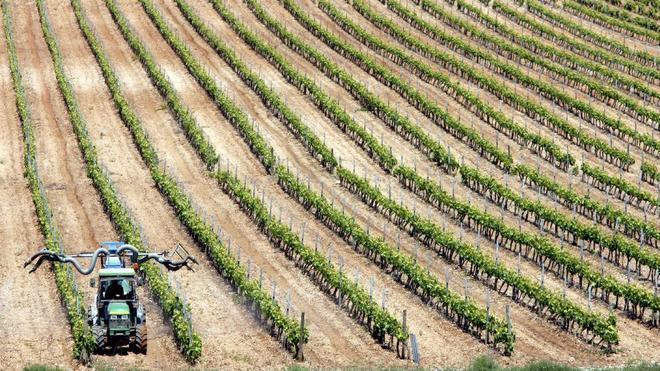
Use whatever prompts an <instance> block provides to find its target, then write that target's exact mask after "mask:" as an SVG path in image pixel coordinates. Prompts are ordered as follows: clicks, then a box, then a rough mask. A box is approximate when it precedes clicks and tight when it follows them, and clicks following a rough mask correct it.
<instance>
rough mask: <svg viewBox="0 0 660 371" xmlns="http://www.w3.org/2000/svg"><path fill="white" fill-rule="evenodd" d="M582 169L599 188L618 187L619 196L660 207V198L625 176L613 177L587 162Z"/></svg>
mask: <svg viewBox="0 0 660 371" xmlns="http://www.w3.org/2000/svg"><path fill="white" fill-rule="evenodd" d="M581 170H582V174H584V175H585V176H587V177H589V178H591V179H592V180H593V181H594V184H596V187H597V188H600V189H602V190H606V191H608V192H609V190H611V189H616V190H618V191H619V198H621V199H629V200H631V201H636V203H637V204H638V205H640V206H642V205H643V204H646V205H647V206H649V207H651V209H653V208H657V207H660V199H658V198H657V197H655V196H653V195H652V194H651V193H649V192H646V191H644V190H642V189H641V188H639V187H635V186H633V185H632V184H630V183H629V182H628V181H627V180H625V179H623V178H616V177H613V176H611V175H609V174H607V173H606V172H605V171H604V170H601V169H599V168H597V167H594V166H590V165H589V164H587V163H586V162H585V163H583V164H582V166H581ZM646 170H649V168H648V167H646ZM626 196H628V197H626Z"/></svg>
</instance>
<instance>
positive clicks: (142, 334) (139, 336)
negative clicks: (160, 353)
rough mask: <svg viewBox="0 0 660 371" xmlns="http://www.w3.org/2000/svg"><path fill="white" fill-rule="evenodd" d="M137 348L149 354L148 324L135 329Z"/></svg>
mask: <svg viewBox="0 0 660 371" xmlns="http://www.w3.org/2000/svg"><path fill="white" fill-rule="evenodd" d="M135 348H136V350H137V351H138V352H139V353H143V354H147V325H146V324H142V325H138V326H137V328H136V329H135Z"/></svg>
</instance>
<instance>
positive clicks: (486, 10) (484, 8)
mask: <svg viewBox="0 0 660 371" xmlns="http://www.w3.org/2000/svg"><path fill="white" fill-rule="evenodd" d="M470 3H471V5H473V6H476V7H477V8H480V9H481V10H482V11H483V12H484V13H486V14H489V13H490V12H493V13H494V14H497V13H496V12H494V11H493V10H492V9H490V8H489V7H488V6H487V5H485V4H482V3H481V2H479V1H471V2H470ZM477 3H478V4H477ZM406 5H407V6H408V7H409V8H410V7H413V9H415V10H417V11H418V13H426V14H427V15H428V13H427V12H426V11H424V10H423V9H421V8H419V7H417V6H415V5H414V4H413V3H412V2H409V3H407V4H406ZM437 5H438V6H439V7H440V8H441V9H443V10H445V11H447V12H448V13H450V14H452V15H453V16H455V17H457V18H460V19H462V20H463V21H465V22H468V23H470V24H472V25H473V26H475V27H476V28H477V29H478V30H481V31H484V32H486V33H491V34H494V35H495V36H496V37H499V38H502V39H504V40H507V39H506V38H505V37H504V36H502V35H499V34H497V33H495V32H494V31H492V30H490V29H489V28H487V27H486V26H484V25H482V24H481V23H478V22H476V21H475V20H474V19H473V18H471V17H470V16H468V15H466V14H464V13H463V12H461V11H459V10H458V9H457V8H456V7H454V6H452V5H450V4H449V3H448V2H446V1H442V2H438V4H437ZM514 9H520V8H518V7H515V8H514ZM523 11H524V10H523ZM525 13H528V12H525ZM501 18H504V19H505V20H508V19H507V18H505V17H501V16H500V17H498V18H497V20H500V19H501ZM433 19H434V18H433V17H430V18H428V20H433ZM431 22H432V23H434V24H436V25H438V26H445V27H448V26H447V25H445V24H444V23H443V22H442V21H440V20H438V19H435V20H434V21H431ZM508 26H509V27H510V28H512V29H513V30H514V31H516V32H521V33H525V31H524V30H526V29H525V28H524V27H521V26H519V25H517V24H515V23H513V22H510V21H509V24H508ZM527 32H529V31H527ZM530 34H531V32H530ZM528 36H532V37H535V38H537V39H538V37H537V36H534V35H533V34H531V35H528ZM464 37H465V36H464ZM507 42H511V41H508V40H507ZM541 42H543V41H541ZM560 48H561V47H560ZM513 63H514V64H516V66H518V68H520V69H521V70H524V69H525V68H526V67H524V66H521V65H520V64H517V62H513ZM551 63H555V62H552V61H551ZM606 68H609V67H606ZM630 77H632V76H630ZM542 78H543V79H545V80H547V81H548V82H550V83H554V84H555V85H556V86H558V87H563V84H562V83H561V82H559V81H557V80H554V78H552V77H550V76H543V75H542ZM632 78H633V79H635V78H634V77H632ZM594 79H595V80H596V81H599V82H600V83H601V84H603V85H605V86H607V85H609V84H608V83H607V82H606V81H603V80H600V79H599V78H594ZM569 92H570V93H571V94H573V91H569ZM619 93H620V94H622V95H624V96H628V97H629V98H632V99H633V100H635V101H636V102H637V103H639V104H643V103H644V100H643V99H639V97H638V96H636V95H635V94H631V93H630V92H628V91H625V90H623V89H621V90H619ZM578 94H580V92H579V91H578ZM578 96H580V97H581V98H583V99H584V98H587V100H588V95H584V94H582V95H578ZM604 106H605V105H604ZM613 111H614V112H616V110H613Z"/></svg>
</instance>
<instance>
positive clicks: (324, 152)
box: [176, 0, 362, 170]
mask: <svg viewBox="0 0 660 371" xmlns="http://www.w3.org/2000/svg"><path fill="white" fill-rule="evenodd" d="M176 4H177V6H178V7H179V9H180V10H181V13H183V15H184V17H185V18H186V19H187V20H188V22H190V24H191V25H192V26H193V28H194V29H195V30H196V31H197V33H199V35H200V36H201V37H202V38H203V39H204V40H206V42H207V43H208V44H209V45H210V46H211V47H212V48H213V50H215V51H216V53H217V54H218V55H219V56H220V57H221V58H222V59H223V60H224V61H225V62H227V64H228V65H229V66H230V67H231V68H232V69H233V70H234V72H235V73H236V74H237V75H238V76H239V77H240V78H241V79H242V80H243V82H245V84H246V85H247V86H249V87H250V88H251V89H252V90H254V92H255V93H256V94H257V95H258V96H259V97H260V98H261V100H262V102H263V103H264V105H265V106H266V107H267V108H268V109H270V110H271V111H272V112H273V114H274V115H275V116H276V117H277V118H278V119H280V120H281V121H282V122H283V123H285V124H286V126H287V128H289V130H290V131H291V132H292V133H293V134H294V135H295V136H296V137H297V138H298V139H299V140H300V141H301V142H302V144H303V145H305V147H306V148H307V149H308V150H309V151H310V152H311V153H312V156H314V157H315V158H317V159H319V161H320V162H321V164H323V165H324V166H325V167H327V168H328V169H331V170H332V169H334V168H335V167H336V166H337V159H336V158H335V157H334V155H333V153H332V151H331V150H330V149H329V148H328V147H327V146H326V145H325V144H324V143H323V142H322V141H321V140H320V139H319V138H318V136H316V135H315V134H314V133H313V132H312V130H311V129H310V128H309V127H308V126H307V125H305V124H304V123H303V122H302V120H301V119H300V117H299V116H298V115H296V114H295V113H294V112H293V111H291V109H289V107H288V106H287V105H286V104H285V103H284V102H283V101H282V99H281V98H280V96H279V95H278V93H277V92H276V91H275V90H273V89H272V88H270V87H268V86H267V85H266V82H265V81H264V80H263V79H262V78H261V77H259V75H257V74H256V73H254V72H253V71H252V70H250V69H249V68H248V67H247V65H246V64H245V63H243V62H242V61H241V60H240V58H238V57H237V56H236V53H234V51H233V50H232V49H231V48H230V47H229V46H227V45H226V44H225V43H224V41H222V38H220V37H217V36H216V35H215V34H214V32H213V30H211V28H209V27H208V26H207V25H205V24H204V23H203V22H202V20H201V19H200V18H199V17H198V16H197V15H196V14H195V13H194V11H193V10H192V9H191V8H190V6H188V4H187V3H186V2H185V1H183V0H176ZM220 6H222V5H220ZM234 20H235V19H234ZM235 21H236V20H235ZM232 26H234V25H232ZM278 62H280V63H281V66H282V71H286V73H287V74H286V75H285V76H286V77H287V79H289V80H290V81H291V80H293V81H292V83H293V84H294V85H296V86H304V87H305V88H308V89H310V90H309V93H310V94H311V95H312V96H314V98H315V99H316V100H317V101H319V102H323V103H327V102H328V100H329V99H330V98H329V97H328V96H327V95H325V93H323V92H322V91H320V89H318V88H316V89H314V88H315V85H314V84H313V83H312V80H311V79H309V78H306V77H304V76H303V75H302V74H300V73H299V72H298V71H297V70H296V69H295V68H293V67H292V66H291V65H290V64H288V63H287V62H286V61H285V60H284V59H283V58H279V59H278ZM331 105H332V107H333V108H335V109H338V107H339V105H338V103H336V102H333V103H331ZM359 129H360V130H362V128H359ZM351 131H352V132H355V128H353V127H352V128H351Z"/></svg>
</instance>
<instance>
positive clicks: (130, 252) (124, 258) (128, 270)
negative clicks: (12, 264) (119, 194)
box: [24, 241, 197, 354]
mask: <svg viewBox="0 0 660 371" xmlns="http://www.w3.org/2000/svg"><path fill="white" fill-rule="evenodd" d="M100 245H101V247H100V248H98V249H97V250H96V251H95V252H93V253H80V254H74V255H66V254H60V253H54V252H51V251H49V250H46V249H43V250H41V251H39V252H38V253H36V254H34V255H33V256H32V257H31V258H30V259H28V261H26V262H25V264H24V266H28V265H29V264H30V263H31V262H32V261H34V260H35V259H37V258H38V260H37V262H36V263H35V264H34V266H33V267H32V269H31V270H30V273H32V272H34V271H35V270H36V269H37V268H38V267H39V266H40V265H41V264H42V263H43V262H44V261H52V262H59V263H71V264H73V266H74V267H75V268H76V270H77V271H78V272H80V273H81V274H84V275H88V274H91V273H92V272H93V271H94V266H95V265H96V261H97V259H98V258H99V257H100V258H101V269H99V271H98V275H99V277H98V289H97V292H96V296H95V298H94V302H93V303H92V304H91V305H90V306H89V310H88V312H87V323H88V325H89V327H90V328H91V329H92V333H93V335H94V338H95V340H96V352H97V353H103V352H105V351H106V349H108V348H112V349H115V350H116V349H118V347H123V346H129V347H130V348H132V349H133V350H134V351H136V352H138V353H145V354H146V352H147V316H146V313H145V312H144V306H143V305H142V304H141V303H140V301H139V298H138V295H137V287H138V286H142V285H143V283H144V277H143V274H142V271H141V270H140V268H139V267H140V264H142V263H145V262H146V261H148V260H155V261H157V262H158V263H160V264H162V265H164V266H165V267H166V268H167V269H168V270H172V271H176V270H179V269H180V268H182V267H187V268H188V269H190V270H192V267H191V264H190V263H191V262H192V263H195V264H197V261H196V260H195V258H194V257H193V256H191V255H190V254H189V253H188V251H186V249H185V248H183V246H181V245H180V244H177V246H176V248H175V249H174V251H173V252H172V253H170V254H165V253H142V252H139V251H138V250H137V249H136V248H135V247H133V246H131V245H128V244H125V243H124V242H119V241H108V242H101V243H100ZM173 255H177V256H178V258H179V260H177V261H172V260H171V259H168V258H167V256H173ZM77 258H89V259H92V261H91V263H90V265H89V266H88V267H87V268H83V267H82V266H81V265H80V264H79V262H78V260H77ZM129 258H130V259H129ZM96 283H97V282H96V279H94V278H92V279H91V280H90V286H91V287H96V286H97V284H96Z"/></svg>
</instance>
